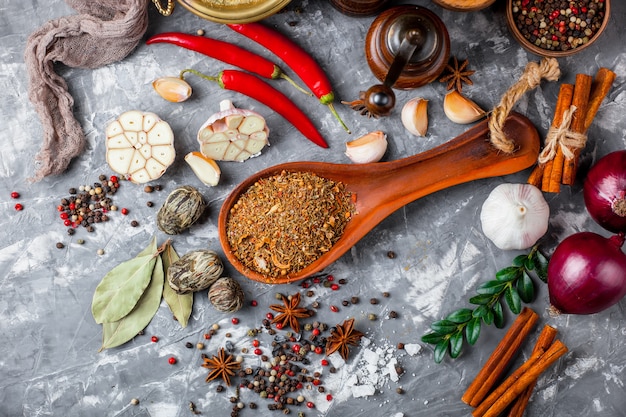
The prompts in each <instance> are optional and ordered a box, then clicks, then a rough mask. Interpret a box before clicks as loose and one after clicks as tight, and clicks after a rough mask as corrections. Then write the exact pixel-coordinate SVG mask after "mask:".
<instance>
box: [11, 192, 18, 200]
mask: <svg viewBox="0 0 626 417" xmlns="http://www.w3.org/2000/svg"><path fill="white" fill-rule="evenodd" d="M11 198H14V199H17V198H20V193H18V192H17V191H13V192H12V193H11Z"/></svg>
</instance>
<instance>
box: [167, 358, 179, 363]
mask: <svg viewBox="0 0 626 417" xmlns="http://www.w3.org/2000/svg"><path fill="white" fill-rule="evenodd" d="M176 362H177V361H176V358H175V357H173V356H170V357H169V359H168V360H167V363H169V364H170V365H176Z"/></svg>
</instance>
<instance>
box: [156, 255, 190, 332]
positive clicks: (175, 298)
mask: <svg viewBox="0 0 626 417" xmlns="http://www.w3.org/2000/svg"><path fill="white" fill-rule="evenodd" d="M161 256H162V258H163V271H164V272H165V275H166V277H167V269H168V268H169V267H170V265H171V264H173V263H174V262H176V261H177V260H178V259H179V256H178V254H177V253H176V251H175V250H174V247H173V246H172V245H171V244H168V245H167V247H166V248H165V250H164V251H163V255H161ZM163 298H164V299H165V302H166V303H167V305H168V306H169V308H170V310H171V311H172V314H173V315H174V317H176V320H178V322H179V323H180V325H181V326H182V327H183V328H185V327H187V323H189V317H191V311H192V310H193V293H192V292H190V293H187V294H178V293H177V292H176V291H174V290H173V289H172V287H170V285H169V284H168V282H167V279H165V280H164V283H163Z"/></svg>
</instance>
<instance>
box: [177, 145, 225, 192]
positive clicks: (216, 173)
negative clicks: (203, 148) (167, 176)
mask: <svg viewBox="0 0 626 417" xmlns="http://www.w3.org/2000/svg"><path fill="white" fill-rule="evenodd" d="M185 162H187V164H188V165H189V166H190V167H191V169H192V170H193V172H194V174H196V176H197V177H198V179H199V180H200V181H202V183H203V184H205V185H210V186H212V187H213V186H216V185H217V184H218V183H219V182H220V175H221V170H220V167H219V166H218V165H217V163H216V162H215V161H214V160H212V159H209V158H207V157H206V156H204V155H202V154H201V153H200V152H189V153H188V154H187V155H185Z"/></svg>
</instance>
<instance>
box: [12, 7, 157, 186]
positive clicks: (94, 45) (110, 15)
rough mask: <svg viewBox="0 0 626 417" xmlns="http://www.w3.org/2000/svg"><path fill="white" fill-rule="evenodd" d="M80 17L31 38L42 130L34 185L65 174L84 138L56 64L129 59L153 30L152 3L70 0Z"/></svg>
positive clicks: (32, 91)
mask: <svg viewBox="0 0 626 417" xmlns="http://www.w3.org/2000/svg"><path fill="white" fill-rule="evenodd" d="M65 1H66V2H67V3H68V4H69V5H70V6H71V7H72V8H74V9H75V10H76V11H77V12H78V14H76V15H70V16H66V17H62V18H60V19H56V20H51V21H49V22H47V23H46V24H44V25H43V26H42V27H41V28H39V29H38V30H37V31H35V32H33V33H32V34H31V35H30V37H29V38H28V42H27V44H26V51H25V55H24V59H25V62H26V68H27V70H28V77H29V88H28V95H29V98H30V101H31V102H32V104H33V105H34V107H35V110H36V111H37V113H38V114H39V118H40V120H41V124H42V127H43V145H42V147H41V149H40V151H39V154H38V155H37V156H36V158H35V159H36V164H37V167H36V172H35V175H34V178H33V180H35V181H38V180H41V179H42V178H44V177H46V176H48V175H58V174H61V173H63V172H64V171H65V170H66V169H67V167H68V166H69V164H70V161H71V160H72V158H74V157H76V156H78V155H80V153H81V152H82V150H83V149H84V146H85V135H84V133H83V130H82V128H81V126H80V123H78V121H77V120H76V119H75V118H74V114H73V106H74V99H73V97H72V96H71V95H70V93H69V92H68V88H67V83H66V82H65V80H64V79H63V78H62V77H60V76H59V75H58V74H57V73H56V72H55V69H54V66H55V63H63V64H64V65H67V66H69V67H74V68H98V67H101V66H104V65H107V64H111V63H113V62H116V61H119V60H121V59H123V58H125V57H126V56H127V55H128V54H130V53H131V52H132V51H133V50H134V49H135V47H136V46H137V44H138V42H139V41H140V40H141V38H142V37H143V35H144V33H145V31H146V28H147V26H148V3H149V0H65Z"/></svg>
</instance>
